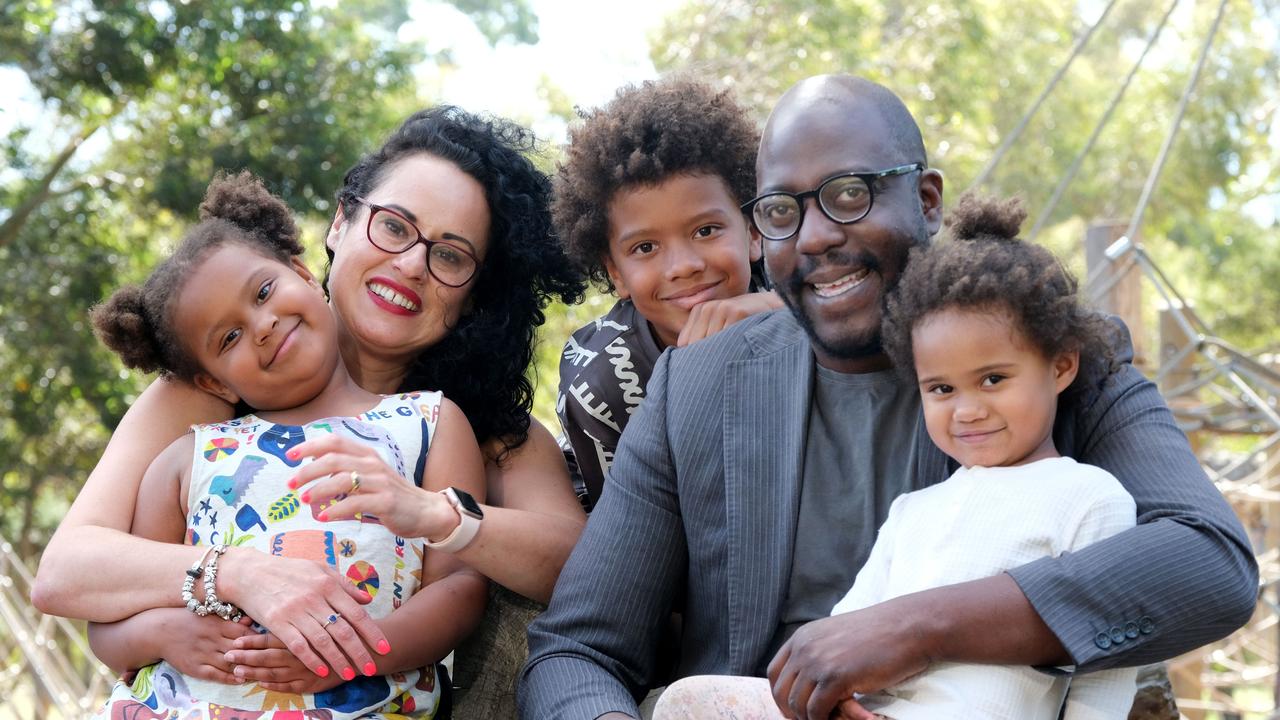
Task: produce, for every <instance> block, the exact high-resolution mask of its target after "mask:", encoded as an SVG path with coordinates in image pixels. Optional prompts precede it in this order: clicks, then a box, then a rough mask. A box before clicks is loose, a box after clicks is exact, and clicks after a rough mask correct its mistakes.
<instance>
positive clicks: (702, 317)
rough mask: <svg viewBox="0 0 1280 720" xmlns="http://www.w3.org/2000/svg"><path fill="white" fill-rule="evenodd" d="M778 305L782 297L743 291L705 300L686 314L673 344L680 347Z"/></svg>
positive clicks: (770, 293)
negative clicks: (687, 317)
mask: <svg viewBox="0 0 1280 720" xmlns="http://www.w3.org/2000/svg"><path fill="white" fill-rule="evenodd" d="M780 307H782V298H780V297H778V294H777V293H775V292H772V291H770V292H766V293H747V294H745V295H738V296H737V297H731V298H724V299H722V300H708V301H707V302H704V303H702V304H701V305H698V306H697V307H695V308H694V309H693V310H692V311H691V312H690V313H689V321H688V322H686V323H685V324H684V329H682V330H681V331H680V337H678V338H677V339H676V346H677V347H684V346H685V345H688V344H690V343H695V342H697V341H699V340H701V339H703V338H705V337H710V336H711V335H715V334H716V333H718V332H720V331H721V330H723V329H725V328H727V327H729V326H730V325H732V324H734V323H736V322H738V321H739V320H742V319H743V318H748V317H751V316H752V315H755V314H756V313H762V312H768V311H770V310H776V309H778V308H780Z"/></svg>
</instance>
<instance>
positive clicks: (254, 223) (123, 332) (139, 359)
mask: <svg viewBox="0 0 1280 720" xmlns="http://www.w3.org/2000/svg"><path fill="white" fill-rule="evenodd" d="M227 243H239V244H241V245H244V246H245V247H247V248H249V249H250V250H253V251H254V252H257V253H259V254H260V255H263V256H264V257H268V258H271V259H274V260H279V261H280V262H282V263H286V264H287V263H288V262H289V261H290V259H291V258H292V256H294V255H300V254H301V253H302V244H301V243H300V242H299V240H298V226H297V225H296V224H295V223H294V221H293V216H292V214H290V212H289V208H288V206H287V205H285V204H284V201H282V200H280V199H279V198H277V197H276V196H274V195H272V194H271V193H270V192H269V191H268V190H267V189H266V188H265V187H264V186H263V185H262V181H261V180H259V179H258V178H256V177H254V176H253V175H252V174H251V173H249V172H248V171H244V172H240V173H238V174H235V175H223V174H220V175H218V176H217V177H215V178H214V180H213V182H212V183H210V184H209V189H208V190H207V191H206V193H205V196H204V201H203V202H202V203H200V223H199V224H197V225H196V226H195V227H193V228H191V229H190V230H189V231H188V232H187V234H186V236H185V237H184V238H183V240H182V243H181V244H179V245H178V248H177V249H176V250H174V252H173V254H172V255H170V256H169V258H168V259H166V260H164V261H163V262H161V263H160V264H159V265H157V266H156V268H155V269H154V270H152V271H151V275H150V277H148V278H147V281H146V282H145V283H143V285H142V286H141V287H137V286H126V287H123V288H120V289H119V290H117V291H116V292H115V293H113V294H112V295H111V297H109V298H107V300H106V302H104V303H102V304H101V305H98V306H96V307H94V308H93V309H92V310H91V311H90V316H91V318H92V320H93V328H94V330H95V332H96V333H97V335H98V338H99V339H100V340H102V342H103V344H104V345H106V346H107V347H108V348H110V349H111V350H113V351H114V352H115V353H116V354H117V355H119V356H120V359H121V361H123V362H124V364H125V366H126V367H131V368H135V369H137V370H142V371H144V372H153V371H157V370H158V371H159V372H160V374H161V375H162V376H166V377H175V378H178V379H181V380H191V379H192V378H193V377H195V374H196V373H197V372H199V371H200V366H199V365H198V364H197V363H196V361H195V359H194V358H193V357H192V356H191V353H190V352H189V351H188V350H187V346H186V343H184V342H182V339H181V338H179V337H178V336H177V333H176V332H175V331H174V328H173V311H174V307H175V305H176V302H177V299H178V296H179V295H181V290H182V287H183V285H185V284H186V281H187V278H188V277H190V275H191V272H192V270H194V269H195V268H197V267H199V266H200V264H201V263H202V262H203V261H204V260H205V258H207V257H208V256H209V255H211V254H212V253H213V251H214V250H217V249H218V248H220V247H222V246H223V245H225V244H227Z"/></svg>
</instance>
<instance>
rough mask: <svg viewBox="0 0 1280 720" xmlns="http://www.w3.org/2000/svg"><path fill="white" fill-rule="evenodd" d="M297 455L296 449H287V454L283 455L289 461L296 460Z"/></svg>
mask: <svg viewBox="0 0 1280 720" xmlns="http://www.w3.org/2000/svg"><path fill="white" fill-rule="evenodd" d="M298 455H299V453H298V448H289V452H286V453H285V454H284V456H285V457H287V458H289V459H290V460H297V459H298Z"/></svg>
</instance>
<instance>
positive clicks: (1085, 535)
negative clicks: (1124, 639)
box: [1063, 468, 1141, 720]
mask: <svg viewBox="0 0 1280 720" xmlns="http://www.w3.org/2000/svg"><path fill="white" fill-rule="evenodd" d="M1090 470H1091V471H1093V472H1098V473H1099V474H1101V471H1099V470H1096V469H1093V468H1090ZM1087 508H1088V509H1087V510H1085V512H1084V514H1083V515H1082V517H1081V519H1080V521H1079V523H1078V524H1077V526H1076V533H1075V537H1074V538H1072V540H1071V541H1070V545H1069V547H1068V548H1067V549H1068V550H1069V551H1072V552H1074V551H1076V550H1079V549H1081V548H1083V547H1086V546H1088V545H1092V544H1093V543H1095V542H1097V541H1099V540H1102V539H1104V538H1108V537H1111V536H1112V535H1116V534H1119V533H1121V532H1124V531H1125V530H1128V529H1129V528H1131V527H1133V526H1134V524H1135V514H1136V510H1135V508H1134V502H1133V497H1131V496H1130V495H1129V494H1128V493H1127V492H1125V491H1124V490H1123V489H1121V487H1120V485H1119V482H1117V481H1116V480H1115V479H1114V478H1109V481H1108V483H1106V484H1104V485H1103V490H1102V491H1101V492H1099V493H1095V498H1094V500H1093V502H1091V503H1089V504H1088V506H1087ZM1132 625H1133V627H1132V628H1125V627H1122V628H1120V630H1121V631H1129V632H1132V633H1133V634H1134V635H1135V636H1136V635H1137V634H1138V633H1140V632H1141V631H1140V629H1139V627H1138V624H1137V623H1132ZM1137 678H1138V671H1137V669H1136V668H1114V669H1111V670H1100V671H1098V672H1094V673H1080V674H1077V675H1075V676H1073V677H1072V678H1071V688H1070V689H1069V690H1068V691H1067V704H1066V709H1065V712H1064V714H1063V720H1105V719H1106V718H1114V717H1122V716H1124V715H1125V713H1127V712H1128V711H1129V708H1130V707H1131V706H1132V705H1133V694H1134V692H1136V691H1137Z"/></svg>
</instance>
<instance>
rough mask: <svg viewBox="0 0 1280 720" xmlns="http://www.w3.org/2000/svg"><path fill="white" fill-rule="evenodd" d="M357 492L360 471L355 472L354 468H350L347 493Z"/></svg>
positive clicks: (358, 490)
mask: <svg viewBox="0 0 1280 720" xmlns="http://www.w3.org/2000/svg"><path fill="white" fill-rule="evenodd" d="M358 492H360V473H358V472H356V471H355V470H352V471H351V490H349V491H348V492H347V494H348V495H354V494H355V493H358Z"/></svg>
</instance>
